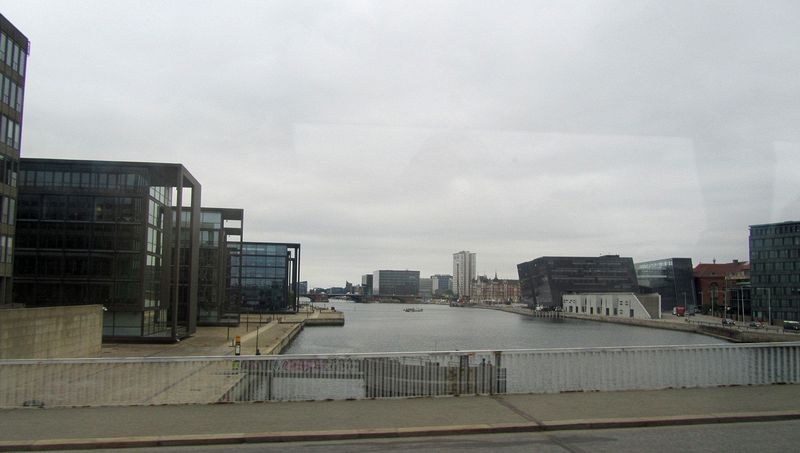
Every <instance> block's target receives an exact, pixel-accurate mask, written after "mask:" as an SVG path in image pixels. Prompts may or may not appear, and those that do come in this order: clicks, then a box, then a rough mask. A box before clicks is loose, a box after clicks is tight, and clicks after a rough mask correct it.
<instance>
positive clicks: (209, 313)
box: [197, 208, 244, 325]
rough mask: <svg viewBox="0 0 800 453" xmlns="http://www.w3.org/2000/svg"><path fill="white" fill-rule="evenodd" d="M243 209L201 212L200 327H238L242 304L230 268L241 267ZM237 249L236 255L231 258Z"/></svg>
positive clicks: (198, 294) (198, 280)
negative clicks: (233, 250)
mask: <svg viewBox="0 0 800 453" xmlns="http://www.w3.org/2000/svg"><path fill="white" fill-rule="evenodd" d="M243 220H244V211H243V210H242V209H217V208H202V209H201V212H200V265H199V276H198V279H197V285H198V287H197V291H198V293H197V308H198V312H197V313H198V319H197V321H198V324H201V325H236V324H238V323H239V312H240V311H241V308H240V307H241V301H240V298H239V291H238V287H239V286H240V282H239V281H238V279H237V281H236V284H235V285H233V286H231V285H230V281H231V267H232V266H235V267H237V269H238V268H240V267H241V263H240V262H239V260H240V259H241V253H238V252H239V250H241V244H242V222H243ZM232 249H235V251H236V255H235V256H234V255H232V253H231V252H232Z"/></svg>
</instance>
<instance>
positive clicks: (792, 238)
mask: <svg viewBox="0 0 800 453" xmlns="http://www.w3.org/2000/svg"><path fill="white" fill-rule="evenodd" d="M750 282H751V298H752V312H753V316H754V317H755V318H759V319H764V320H767V319H772V320H773V323H774V321H775V320H778V321H780V320H787V321H800V222H784V223H773V224H763V225H751V226H750Z"/></svg>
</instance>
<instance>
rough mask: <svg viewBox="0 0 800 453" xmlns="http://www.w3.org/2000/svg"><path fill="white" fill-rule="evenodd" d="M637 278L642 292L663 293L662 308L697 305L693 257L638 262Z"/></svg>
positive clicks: (669, 308) (667, 309) (670, 309)
mask: <svg viewBox="0 0 800 453" xmlns="http://www.w3.org/2000/svg"><path fill="white" fill-rule="evenodd" d="M635 267H636V278H637V279H638V281H639V286H641V287H642V289H641V291H642V292H655V293H658V294H660V295H661V309H662V310H664V311H672V309H673V308H675V307H677V306H681V307H683V306H685V307H687V308H693V307H696V306H697V298H696V297H695V296H696V295H697V290H696V289H695V284H694V267H693V266H692V259H691V258H666V259H661V260H655V261H645V262H642V263H636V264H635Z"/></svg>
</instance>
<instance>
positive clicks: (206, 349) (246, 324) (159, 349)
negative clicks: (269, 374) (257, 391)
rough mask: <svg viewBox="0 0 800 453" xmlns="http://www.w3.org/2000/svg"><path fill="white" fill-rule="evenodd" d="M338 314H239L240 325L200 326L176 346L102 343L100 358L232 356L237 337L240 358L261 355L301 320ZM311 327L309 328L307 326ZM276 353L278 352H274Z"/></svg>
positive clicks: (333, 316) (337, 313) (313, 312)
mask: <svg viewBox="0 0 800 453" xmlns="http://www.w3.org/2000/svg"><path fill="white" fill-rule="evenodd" d="M342 317H343V314H342V312H330V311H329V310H314V311H309V312H306V311H301V312H299V313H296V314H291V313H290V314H279V315H258V314H249V315H248V314H243V315H241V323H240V324H239V325H238V326H232V327H208V326H201V327H198V328H197V332H195V334H194V335H192V336H191V337H188V338H185V339H183V340H182V341H180V342H177V343H169V344H164V343H157V344H138V343H103V347H102V350H101V353H100V354H101V355H100V356H101V357H183V356H218V355H233V353H234V347H233V340H234V339H235V338H236V336H239V337H240V339H241V342H242V345H241V353H242V355H253V354H255V353H256V349H258V350H260V351H261V353H262V354H268V353H269V352H270V351H274V350H276V348H277V349H280V348H279V347H280V346H281V344H282V343H285V341H286V338H287V336H288V335H289V334H290V333H291V332H292V330H293V329H295V328H296V327H297V325H299V324H301V323H302V322H303V321H304V320H306V319H309V318H313V319H334V318H336V319H339V318H342ZM309 327H312V326H309ZM278 352H280V351H278Z"/></svg>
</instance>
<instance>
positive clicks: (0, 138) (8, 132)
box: [0, 115, 22, 151]
mask: <svg viewBox="0 0 800 453" xmlns="http://www.w3.org/2000/svg"><path fill="white" fill-rule="evenodd" d="M21 132H22V128H21V127H20V125H19V123H17V122H16V121H14V120H12V119H11V118H9V117H7V116H5V115H0V143H5V144H6V145H8V146H10V147H12V148H14V149H16V150H18V151H19V144H20V134H21Z"/></svg>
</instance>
